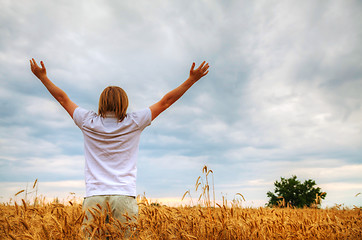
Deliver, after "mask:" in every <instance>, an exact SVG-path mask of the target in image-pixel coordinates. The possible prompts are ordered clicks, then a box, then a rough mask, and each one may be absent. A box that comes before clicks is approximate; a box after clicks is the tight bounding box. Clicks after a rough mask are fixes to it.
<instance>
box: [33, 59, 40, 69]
mask: <svg viewBox="0 0 362 240" xmlns="http://www.w3.org/2000/svg"><path fill="white" fill-rule="evenodd" d="M33 64H34V66H35V67H39V66H38V64H37V63H36V61H35V60H34V58H33Z"/></svg>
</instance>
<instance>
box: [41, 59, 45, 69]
mask: <svg viewBox="0 0 362 240" xmlns="http://www.w3.org/2000/svg"><path fill="white" fill-rule="evenodd" d="M40 64H41V67H42V68H44V69H45V66H44V63H43V61H40Z"/></svg>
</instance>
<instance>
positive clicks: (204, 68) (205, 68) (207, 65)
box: [202, 63, 209, 71]
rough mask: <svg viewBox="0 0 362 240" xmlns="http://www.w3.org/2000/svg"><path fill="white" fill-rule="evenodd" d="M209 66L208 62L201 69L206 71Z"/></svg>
mask: <svg viewBox="0 0 362 240" xmlns="http://www.w3.org/2000/svg"><path fill="white" fill-rule="evenodd" d="M208 68H209V63H206V65H205V66H204V67H203V68H202V70H203V71H206V70H207V69H208Z"/></svg>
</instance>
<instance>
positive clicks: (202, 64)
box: [198, 61, 205, 69]
mask: <svg viewBox="0 0 362 240" xmlns="http://www.w3.org/2000/svg"><path fill="white" fill-rule="evenodd" d="M204 64H205V61H203V62H202V63H201V64H200V66H199V67H198V68H199V69H201V68H202V67H203V66H204Z"/></svg>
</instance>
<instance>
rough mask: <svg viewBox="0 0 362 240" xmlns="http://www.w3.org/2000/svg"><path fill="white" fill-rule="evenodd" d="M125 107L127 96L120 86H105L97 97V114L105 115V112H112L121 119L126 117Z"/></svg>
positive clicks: (126, 106)
mask: <svg viewBox="0 0 362 240" xmlns="http://www.w3.org/2000/svg"><path fill="white" fill-rule="evenodd" d="M127 108H128V97H127V94H126V92H125V91H124V90H123V89H122V88H120V87H117V86H109V87H106V88H105V89H104V90H103V92H102V93H101V96H100V97H99V107H98V114H99V115H100V116H101V117H106V113H107V112H108V113H109V112H113V113H114V114H115V115H116V117H117V118H119V120H120V121H122V120H123V119H124V118H125V117H126V113H127Z"/></svg>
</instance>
